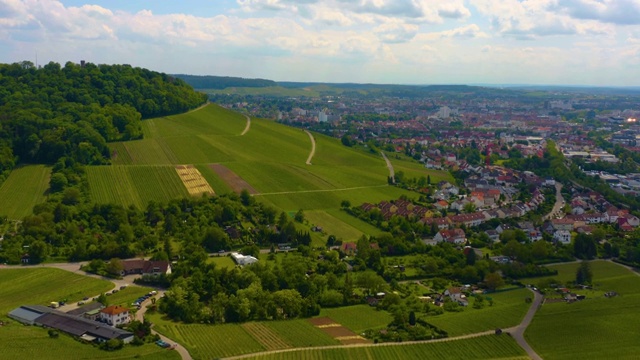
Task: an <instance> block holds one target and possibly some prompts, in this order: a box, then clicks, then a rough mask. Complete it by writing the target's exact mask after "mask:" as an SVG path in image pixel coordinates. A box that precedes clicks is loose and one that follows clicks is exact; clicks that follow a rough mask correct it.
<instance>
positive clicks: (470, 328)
mask: <svg viewBox="0 0 640 360" xmlns="http://www.w3.org/2000/svg"><path fill="white" fill-rule="evenodd" d="M487 296H488V297H490V298H492V299H493V306H489V305H488V304H486V301H485V304H486V305H485V307H484V308H482V309H474V308H473V299H469V306H467V307H466V308H465V309H464V311H462V312H445V313H444V314H442V315H436V316H423V317H422V318H423V319H424V320H426V321H427V322H429V323H430V324H432V325H435V326H437V327H439V328H441V329H443V330H446V331H447V332H448V333H449V336H459V335H465V334H473V333H477V332H482V331H486V330H492V329H496V328H508V327H511V326H515V325H518V324H519V323H520V322H521V321H522V318H523V317H524V315H525V314H526V313H527V311H528V310H529V306H530V305H531V304H528V303H525V298H526V297H533V294H531V292H530V291H529V290H527V289H515V290H508V291H504V292H497V293H493V294H487Z"/></svg>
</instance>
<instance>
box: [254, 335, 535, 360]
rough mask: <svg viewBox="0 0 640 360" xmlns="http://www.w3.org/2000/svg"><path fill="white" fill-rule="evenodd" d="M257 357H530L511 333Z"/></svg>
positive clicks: (292, 359) (316, 359)
mask: <svg viewBox="0 0 640 360" xmlns="http://www.w3.org/2000/svg"><path fill="white" fill-rule="evenodd" d="M248 359H254V360H258V359H260V360H272V359H274V360H275V359H278V360H298V359H305V360H324V359H328V360H329V359H331V360H333V359H371V360H376V359H380V360H386V359H445V360H446V359H451V360H454V359H455V360H457V359H528V357H527V356H526V354H525V352H524V350H522V349H521V348H520V347H519V346H518V344H517V343H516V342H515V340H513V338H511V337H510V336H483V337H477V338H472V339H465V340H454V341H446V342H437V343H423V344H407V345H397V344H394V345H392V346H370V347H351V348H333V349H313V350H311V349H309V350H299V351H291V352H284V353H277V354H271V355H258V356H255V357H251V358H248Z"/></svg>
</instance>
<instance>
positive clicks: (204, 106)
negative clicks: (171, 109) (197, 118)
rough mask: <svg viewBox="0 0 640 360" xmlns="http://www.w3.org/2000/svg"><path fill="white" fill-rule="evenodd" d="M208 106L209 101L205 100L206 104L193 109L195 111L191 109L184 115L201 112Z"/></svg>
mask: <svg viewBox="0 0 640 360" xmlns="http://www.w3.org/2000/svg"><path fill="white" fill-rule="evenodd" d="M209 104H211V103H210V102H209V100H207V102H206V103H204V104H202V105H200V106H198V107H197V108H195V109H191V110H189V111H187V112H186V114H188V113H192V112H194V111H198V110H202V109H204V108H206V107H207V106H208V105H209Z"/></svg>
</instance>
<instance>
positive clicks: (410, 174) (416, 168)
mask: <svg viewBox="0 0 640 360" xmlns="http://www.w3.org/2000/svg"><path fill="white" fill-rule="evenodd" d="M387 156H388V157H389V160H390V161H391V164H392V165H393V170H394V171H395V172H396V174H397V173H398V172H399V171H402V172H403V173H404V177H405V178H415V179H419V178H420V177H422V176H424V177H425V178H426V177H427V176H429V177H430V178H431V183H432V184H437V183H438V182H440V181H448V182H451V183H454V180H453V176H451V174H449V173H448V172H444V171H440V170H431V169H427V168H425V167H424V165H422V164H420V163H418V162H416V161H414V160H413V159H408V158H407V157H406V156H404V155H401V154H393V153H391V154H387Z"/></svg>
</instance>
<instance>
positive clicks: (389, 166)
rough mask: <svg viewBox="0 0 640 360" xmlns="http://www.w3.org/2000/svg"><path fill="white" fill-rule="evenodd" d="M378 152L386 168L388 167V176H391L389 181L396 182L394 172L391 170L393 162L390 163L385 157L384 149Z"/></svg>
mask: <svg viewBox="0 0 640 360" xmlns="http://www.w3.org/2000/svg"><path fill="white" fill-rule="evenodd" d="M380 154H382V158H383V159H384V161H385V162H386V163H387V168H388V169H389V177H390V178H391V183H392V184H395V183H396V173H395V171H394V170H393V164H391V161H390V160H389V158H388V157H387V154H385V153H384V151H380Z"/></svg>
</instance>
